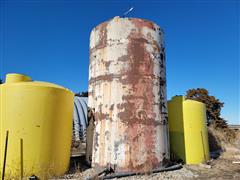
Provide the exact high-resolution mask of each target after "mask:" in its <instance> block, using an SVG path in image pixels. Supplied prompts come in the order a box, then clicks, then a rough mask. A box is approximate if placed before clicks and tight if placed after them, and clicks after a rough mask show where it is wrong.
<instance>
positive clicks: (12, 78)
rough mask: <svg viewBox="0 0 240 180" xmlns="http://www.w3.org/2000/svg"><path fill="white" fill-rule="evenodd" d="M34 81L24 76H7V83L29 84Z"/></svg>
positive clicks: (12, 74)
mask: <svg viewBox="0 0 240 180" xmlns="http://www.w3.org/2000/svg"><path fill="white" fill-rule="evenodd" d="M29 81H32V79H31V78H30V77H29V76H26V75H23V74H15V73H11V74H7V76H6V81H5V82H6V83H17V82H29Z"/></svg>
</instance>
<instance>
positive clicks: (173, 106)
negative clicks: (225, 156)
mask: <svg viewBox="0 0 240 180" xmlns="http://www.w3.org/2000/svg"><path fill="white" fill-rule="evenodd" d="M168 119H169V133H170V150H171V157H172V159H174V160H180V159H181V160H183V161H184V162H185V163H187V164H198V163H203V162H206V161H207V160H209V158H210V156H209V144H208V132H207V127H206V107H205V104H203V103H201V102H198V101H194V100H185V98H184V97H183V96H175V97H173V98H172V100H170V101H169V102H168Z"/></svg>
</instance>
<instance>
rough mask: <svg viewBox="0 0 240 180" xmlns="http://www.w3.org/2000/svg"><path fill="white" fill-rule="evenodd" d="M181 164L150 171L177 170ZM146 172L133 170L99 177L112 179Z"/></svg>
mask: <svg viewBox="0 0 240 180" xmlns="http://www.w3.org/2000/svg"><path fill="white" fill-rule="evenodd" d="M181 168H182V165H180V164H177V165H173V166H170V167H166V168H158V169H154V170H153V171H151V172H152V173H159V172H163V171H172V170H177V169H181ZM145 174H146V172H139V173H133V172H126V173H115V174H112V175H109V176H103V177H101V178H100V179H112V178H120V177H127V176H135V175H145Z"/></svg>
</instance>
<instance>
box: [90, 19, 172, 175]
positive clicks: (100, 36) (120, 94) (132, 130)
mask: <svg viewBox="0 0 240 180" xmlns="http://www.w3.org/2000/svg"><path fill="white" fill-rule="evenodd" d="M88 103H89V107H91V108H93V109H94V110H95V130H94V139H93V157H92V166H93V167H94V166H100V167H104V166H106V165H107V164H110V165H112V166H114V167H115V168H116V171H117V172H119V171H148V170H151V169H154V168H157V167H161V166H163V165H164V162H165V160H167V159H169V142H168V126H167V100H166V72H165V48H164V42H163V32H162V31H161V29H160V28H159V26H157V25H156V24H154V23H152V22H150V21H147V20H143V19H137V18H119V17H115V18H114V19H111V20H109V21H107V22H104V23H102V24H100V25H99V26H97V27H95V28H94V29H93V30H92V32H91V37H90V65H89V101H88Z"/></svg>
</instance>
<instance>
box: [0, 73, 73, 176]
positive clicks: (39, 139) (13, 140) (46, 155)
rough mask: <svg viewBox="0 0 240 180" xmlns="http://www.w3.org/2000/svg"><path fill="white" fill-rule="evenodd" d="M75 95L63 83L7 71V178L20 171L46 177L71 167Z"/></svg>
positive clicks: (1, 145) (2, 109) (3, 109)
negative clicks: (33, 79)
mask: <svg viewBox="0 0 240 180" xmlns="http://www.w3.org/2000/svg"><path fill="white" fill-rule="evenodd" d="M73 96H74V94H73V93H72V92H71V91H69V90H67V89H64V88H63V87H61V86H57V85H54V84H51V83H45V82H33V81H32V80H31V78H30V77H27V76H24V75H20V74H8V75H7V78H6V82H5V83H4V84H1V85H0V97H1V99H0V103H1V106H0V117H1V119H0V134H1V137H0V159H1V161H0V174H1V173H2V172H1V171H2V167H3V159H4V150H5V148H6V147H5V136H6V132H7V131H8V132H9V138H8V146H7V156H6V171H5V177H6V178H7V179H17V178H20V177H21V174H23V176H24V177H28V176H31V175H33V174H34V175H36V176H38V177H40V178H42V179H47V178H48V177H49V176H51V175H61V174H63V173H65V172H66V171H67V170H68V166H69V160H70V150H71V137H72V115H73ZM21 140H22V143H21ZM21 167H23V168H21Z"/></svg>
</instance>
